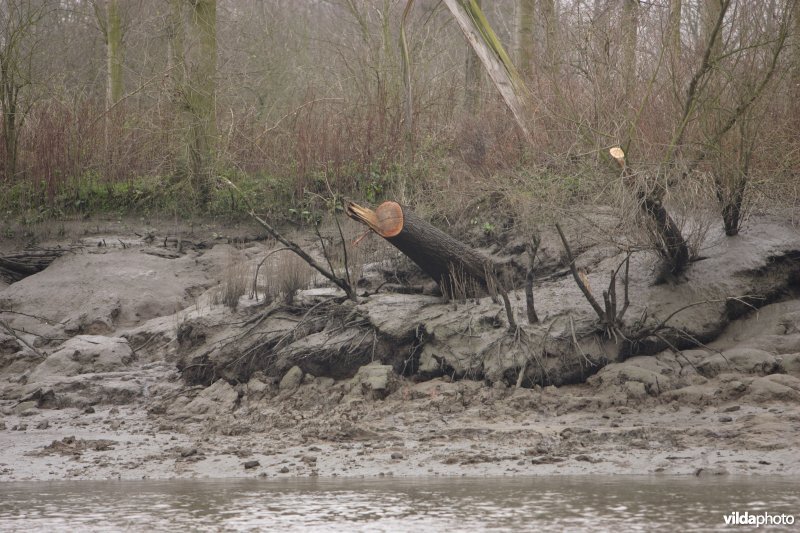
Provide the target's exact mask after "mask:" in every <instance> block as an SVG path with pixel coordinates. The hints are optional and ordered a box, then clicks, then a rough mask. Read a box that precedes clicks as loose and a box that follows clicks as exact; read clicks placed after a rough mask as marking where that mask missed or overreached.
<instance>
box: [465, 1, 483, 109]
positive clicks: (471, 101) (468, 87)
mask: <svg viewBox="0 0 800 533" xmlns="http://www.w3.org/2000/svg"><path fill="white" fill-rule="evenodd" d="M475 3H476V4H478V7H482V6H481V0H475ZM482 79H483V67H482V66H481V60H480V59H479V58H478V56H477V55H476V54H475V52H474V50H473V49H472V47H471V46H467V63H466V78H465V80H464V88H465V91H464V107H466V110H467V111H468V112H470V113H471V112H474V111H477V109H478V106H479V105H480V97H481V81H482Z"/></svg>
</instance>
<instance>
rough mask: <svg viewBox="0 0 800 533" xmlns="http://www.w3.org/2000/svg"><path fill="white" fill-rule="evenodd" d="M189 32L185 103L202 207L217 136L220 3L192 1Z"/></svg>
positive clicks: (207, 194) (195, 181)
mask: <svg viewBox="0 0 800 533" xmlns="http://www.w3.org/2000/svg"><path fill="white" fill-rule="evenodd" d="M192 6H193V10H192V14H191V17H190V20H191V24H190V30H191V33H192V37H193V43H192V44H193V45H194V50H193V51H192V52H193V53H192V57H193V61H192V62H191V65H190V66H189V68H188V74H189V79H188V80H187V84H186V94H185V98H186V103H187V107H188V109H189V115H190V116H189V128H188V143H187V144H188V147H189V170H190V173H191V177H192V183H193V185H194V189H195V192H196V193H197V195H198V199H199V200H200V203H201V204H202V205H206V204H208V202H209V200H210V199H211V181H212V174H213V166H214V152H215V145H216V135H217V121H216V87H217V85H216V75H217V2H216V0H193V2H192Z"/></svg>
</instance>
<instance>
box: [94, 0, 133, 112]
mask: <svg viewBox="0 0 800 533" xmlns="http://www.w3.org/2000/svg"><path fill="white" fill-rule="evenodd" d="M94 12H95V17H96V18H97V23H98V25H99V26H100V31H101V32H102V34H103V40H104V41H105V44H106V63H107V67H106V107H107V108H111V107H112V106H114V104H116V103H117V102H119V101H120V100H121V99H122V95H123V94H124V91H125V85H124V80H123V77H122V38H123V31H122V16H121V15H120V10H119V0H106V1H105V5H104V6H101V5H100V3H99V2H95V3H94Z"/></svg>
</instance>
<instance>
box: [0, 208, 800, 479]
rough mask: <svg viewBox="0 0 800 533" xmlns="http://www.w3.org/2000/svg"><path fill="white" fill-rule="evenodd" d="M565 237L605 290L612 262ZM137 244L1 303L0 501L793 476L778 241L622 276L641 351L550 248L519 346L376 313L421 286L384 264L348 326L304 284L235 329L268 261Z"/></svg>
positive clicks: (797, 302)
mask: <svg viewBox="0 0 800 533" xmlns="http://www.w3.org/2000/svg"><path fill="white" fill-rule="evenodd" d="M595 226H597V224H595ZM584 230H585V231H584ZM137 233H139V234H140V235H141V234H142V233H143V232H141V231H138V232H137ZM567 233H568V234H569V235H570V236H571V238H574V239H576V242H575V244H574V248H575V251H576V255H577V262H578V263H579V265H580V266H581V268H582V269H583V271H584V272H585V273H586V276H587V279H588V280H589V282H590V285H591V286H592V287H604V286H606V285H607V284H608V279H609V272H610V271H612V270H614V269H615V268H616V267H617V266H618V265H619V264H620V261H622V260H623V259H624V257H625V255H624V254H622V253H620V252H619V250H618V249H617V248H615V247H613V246H609V245H608V243H607V241H603V240H602V239H600V238H598V237H597V233H602V232H597V231H595V232H594V233H593V232H592V231H590V230H589V229H586V228H584V229H583V230H582V228H580V227H578V226H576V227H574V228H570V230H569V231H568V232H567ZM148 236H149V237H148V238H145V239H142V238H141V237H139V236H137V235H135V234H133V232H131V233H130V234H114V235H111V234H109V235H107V236H93V237H92V239H90V240H87V241H86V242H83V243H81V242H78V243H75V242H72V243H70V245H71V248H70V250H71V251H70V253H66V254H64V255H62V256H61V257H60V258H58V259H57V260H55V261H54V262H53V263H52V264H51V265H50V266H49V267H47V268H46V269H45V270H43V271H42V272H39V273H37V274H34V275H31V276H28V277H26V278H25V279H23V280H21V281H17V282H15V283H12V284H10V285H8V286H5V285H0V309H2V311H0V320H2V329H0V409H2V421H0V442H1V443H2V446H0V449H1V450H2V451H0V480H1V481H10V480H44V479H114V478H121V479H141V478H194V477H211V478H215V477H219V478H222V477H237V476H242V477H253V476H267V477H280V476H286V477H290V476H392V475H393V476H418V475H453V476H458V475H538V474H559V473H563V474H593V473H598V474H615V473H619V474H654V473H656V474H657V473H663V474H686V475H725V474H759V475H761V474H765V475H766V474H771V475H774V474H778V475H798V474H800V464H798V462H797V461H796V457H798V454H800V299H798V289H800V234H799V233H798V231H797V230H796V229H795V228H793V227H792V226H790V225H789V224H788V223H786V222H783V221H781V220H780V219H778V218H774V217H761V218H759V219H757V220H754V221H753V222H752V223H751V224H750V226H749V227H748V229H747V230H746V231H745V232H743V233H742V235H740V236H739V237H736V238H725V237H724V236H722V235H717V234H713V232H712V233H710V234H709V235H708V236H707V238H706V242H705V243H704V246H703V247H702V257H703V258H702V260H699V261H696V262H694V263H693V264H692V265H691V266H690V267H689V269H688V271H687V273H686V276H685V279H682V280H680V281H679V282H678V283H674V284H654V283H653V278H654V274H653V273H654V271H655V261H654V258H653V257H650V256H648V254H645V253H641V254H636V255H634V256H633V257H632V259H631V267H630V284H629V291H630V299H631V303H630V307H629V309H628V311H627V313H626V315H625V317H624V319H623V321H624V325H625V327H626V328H627V329H626V331H632V330H635V329H636V328H637V327H639V328H641V326H643V325H645V324H658V323H659V322H660V321H663V320H664V319H666V318H667V317H670V316H671V315H673V313H674V316H672V317H671V318H670V320H669V324H668V325H669V328H665V329H663V330H660V334H659V335H658V336H652V337H648V338H643V339H639V340H638V341H637V342H635V343H631V342H625V341H624V340H620V339H610V338H608V337H607V336H605V335H604V334H603V332H600V331H598V329H597V324H596V320H597V317H596V316H595V314H594V312H593V310H592V308H591V307H590V306H589V304H588V303H587V302H586V300H585V299H584V298H583V296H582V294H581V292H580V290H579V289H578V287H577V286H576V285H575V284H574V282H573V280H572V279H571V277H570V276H569V275H567V273H566V271H565V270H564V268H563V265H562V264H561V251H560V247H559V242H558V240H557V237H556V236H555V235H553V234H546V235H544V236H543V241H542V247H541V250H540V263H539V265H538V267H537V268H538V269H539V270H537V278H538V279H539V281H537V283H536V285H535V296H536V305H537V311H538V313H539V317H540V319H541V321H540V323H538V324H534V325H528V324H524V325H522V322H523V320H522V317H524V316H525V302H524V295H523V291H522V290H521V289H519V290H516V291H512V293H511V301H512V305H513V307H514V312H515V314H516V316H517V320H518V322H519V323H520V324H521V330H519V331H515V332H509V330H508V327H507V324H506V322H505V318H504V317H505V312H504V310H503V308H502V305H499V304H497V303H494V302H492V300H491V298H480V299H469V300H465V301H463V302H455V303H453V302H446V301H444V300H443V299H442V298H441V297H440V296H436V295H434V294H400V293H397V292H387V291H386V290H385V289H383V288H382V286H385V285H387V280H389V279H390V278H391V279H392V280H394V279H396V278H403V279H408V278H409V277H413V276H414V275H415V274H414V273H413V272H408V273H406V274H408V275H407V276H398V269H397V268H396V267H391V266H390V265H387V264H385V263H386V261H384V260H380V261H375V262H372V263H367V264H365V265H363V267H362V268H361V269H360V270H361V277H362V278H363V280H362V283H361V284H360V286H359V291H358V292H359V295H360V296H359V299H358V301H357V302H352V301H349V300H347V299H346V298H344V296H343V294H342V293H341V292H339V291H337V290H335V289H334V288H331V287H328V286H325V285H324V284H322V283H319V284H318V286H315V287H313V288H310V289H304V290H300V291H298V292H297V293H296V294H293V296H292V298H291V299H289V298H277V299H272V301H270V299H267V300H265V299H264V298H263V295H262V297H259V298H258V300H256V299H255V297H254V296H251V294H250V291H249V290H245V291H244V292H245V294H244V295H243V296H241V298H240V299H239V302H238V305H237V306H236V309H235V310H232V309H231V306H230V305H228V306H226V305H225V304H224V297H222V296H221V293H222V292H224V291H225V290H226V287H228V286H229V284H230V282H231V277H232V276H234V274H233V273H232V272H234V271H236V272H245V273H246V275H245V278H247V279H250V280H251V279H252V273H253V272H254V271H255V267H256V265H258V264H260V263H262V261H263V260H265V259H266V260H269V261H273V260H276V259H277V258H278V257H280V254H275V255H273V256H271V257H267V256H268V254H270V253H272V251H271V250H273V249H274V247H271V246H270V245H269V244H267V243H264V242H257V241H256V242H249V243H247V244H239V245H234V244H229V243H225V242H224V241H223V240H222V239H216V240H215V239H214V238H211V237H209V238H207V239H204V240H202V246H201V245H197V243H198V241H199V239H196V240H195V241H192V240H191V239H189V240H187V242H186V243H185V244H182V243H181V240H180V238H178V239H174V238H173V239H172V240H170V239H169V238H168V236H165V235H159V236H158V238H152V233H149V234H148ZM577 236H581V239H582V240H580V242H578V237H577ZM98 237H99V239H100V240H98ZM97 242H104V243H107V244H106V245H105V246H99V247H98V246H97ZM112 243H116V244H112ZM122 243H124V244H122ZM76 244H77V246H76ZM518 249H519V246H518V243H517V244H515V242H514V241H513V240H508V241H506V242H504V243H502V244H498V245H496V246H494V247H493V248H491V249H487V250H486V252H487V253H492V254H494V255H495V256H496V257H498V258H501V259H502V258H504V259H505V260H508V261H509V263H510V264H512V266H513V263H514V261H515V260H516V259H515V257H516V256H518V255H519V253H518V252H519V250H518ZM315 253H320V250H316V251H315ZM232 265H233V266H232ZM262 266H263V265H262ZM522 267H524V265H522V266H520V268H522ZM279 270H280V269H278V270H275V271H274V272H279ZM262 272H265V273H266V274H265V275H267V276H270V275H272V274H270V272H273V271H271V270H269V269H264V270H262ZM418 281H420V280H418ZM420 283H422V284H424V280H421V281H420ZM256 285H257V286H256V294H258V292H259V291H262V290H263V288H262V287H261V286H260V285H259V284H258V283H257V284H256ZM248 287H249V283H248ZM425 292H426V293H430V292H431V291H430V287H427V288H426V289H425ZM692 303H697V305H694V306H689V307H687V305H688V304H692Z"/></svg>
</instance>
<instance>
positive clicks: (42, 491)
mask: <svg viewBox="0 0 800 533" xmlns="http://www.w3.org/2000/svg"><path fill="white" fill-rule="evenodd" d="M736 511H738V512H739V513H740V514H743V513H744V512H745V511H747V512H748V513H750V515H753V514H760V515H763V514H764V513H765V512H766V513H768V514H769V515H771V516H772V515H776V514H781V513H783V514H785V515H787V516H788V515H791V516H792V517H793V518H796V519H797V520H798V522H797V523H796V524H795V525H794V526H790V525H784V526H782V527H774V526H772V527H762V528H759V529H760V530H765V531H779V530H786V531H792V530H794V531H797V530H798V529H800V527H799V526H798V524H800V480H797V479H786V478H759V477H748V478H736V477H715V478H710V477H709V478H677V477H598V476H592V477H535V478H391V477H388V478H378V479H369V480H352V479H346V480H336V479H317V480H314V479H311V480H221V481H220V480H215V481H117V482H112V481H103V482H94V481H63V482H41V481H40V482H12V483H0V531H25V532H34V531H47V532H51V531H181V532H184V531H241V530H254V531H347V532H355V531H370V532H372V531H414V532H417V531H437V532H438V531H469V532H471V533H474V532H476V531H486V530H488V531H533V530H546V531H585V530H591V531H612V530H615V531H617V532H622V531H676V530H677V531H737V530H738V531H749V530H750V529H751V527H752V526H750V527H748V526H726V525H725V519H724V515H726V514H729V513H732V512H736Z"/></svg>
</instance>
